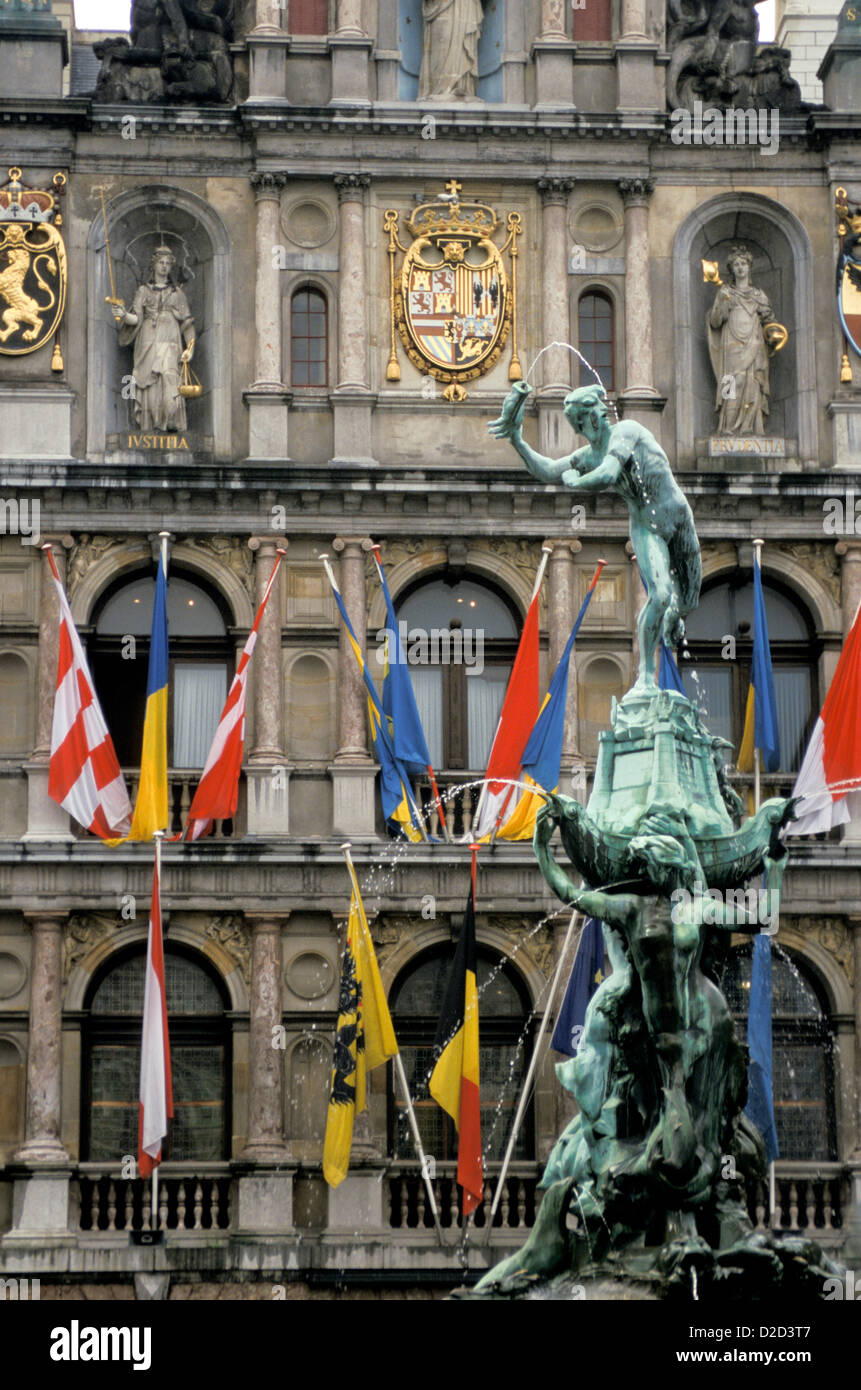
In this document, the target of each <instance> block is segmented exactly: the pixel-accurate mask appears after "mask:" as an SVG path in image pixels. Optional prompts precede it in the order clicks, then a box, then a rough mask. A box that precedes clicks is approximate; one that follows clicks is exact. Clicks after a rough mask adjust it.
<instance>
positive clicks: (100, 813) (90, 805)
mask: <svg viewBox="0 0 861 1390" xmlns="http://www.w3.org/2000/svg"><path fill="white" fill-rule="evenodd" d="M42 548H43V550H44V551H45V553H46V555H47V556H48V562H49V564H50V566H51V570H52V572H53V575H54V585H55V587H56V590H57V601H58V603H59V605H60V656H59V660H58V662H57V693H56V695H55V697H54V722H53V724H52V727H51V761H50V764H49V767H48V793H49V795H50V796H51V797H52V798H53V800H54V801H57V802H59V804H60V805H61V806H62V807H63V809H64V810H65V811H68V813H69V815H70V816H74V818H75V820H76V821H78V822H79V824H80V825H83V826H84V828H85V829H86V830H89V831H91V832H92V833H93V834H94V835H99V836H100V837H101V838H102V839H103V840H109V839H113V838H115V837H116V836H122V835H127V834H128V832H129V829H130V827H131V819H132V808H131V803H130V802H129V794H128V790H127V788H126V784H125V778H124V777H123V774H122V773H121V772H120V765H119V763H118V762H117V755H116V753H115V752H114V745H113V742H112V740H111V736H110V734H109V733H108V729H107V725H106V724H105V717H104V715H103V714H102V711H101V706H100V705H99V702H98V700H97V699H96V694H95V689H94V687H93V678H92V676H91V675H90V671H89V667H88V666H87V658H86V655H85V653H84V648H83V645H82V643H81V639H80V637H79V636H78V632H77V629H76V627H75V623H74V620H73V618H72V610H71V609H70V607H69V600H68V599H67V598H66V595H65V592H64V590H63V586H62V584H61V583H60V576H59V574H58V573H57V566H56V564H55V563H54V556H53V554H52V553H51V547H50V546H49V545H46V546H43V547H42Z"/></svg>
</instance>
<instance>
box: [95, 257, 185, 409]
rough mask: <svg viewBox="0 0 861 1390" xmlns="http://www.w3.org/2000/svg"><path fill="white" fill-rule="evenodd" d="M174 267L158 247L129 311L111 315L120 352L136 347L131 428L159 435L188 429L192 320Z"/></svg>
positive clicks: (120, 309)
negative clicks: (185, 384) (185, 372)
mask: <svg viewBox="0 0 861 1390" xmlns="http://www.w3.org/2000/svg"><path fill="white" fill-rule="evenodd" d="M175 264H176V261H175V258H174V254H173V252H172V251H171V249H170V247H169V246H157V247H156V248H155V250H154V251H153V253H152V258H151V260H150V268H149V277H148V279H147V280H146V281H145V282H144V283H143V284H141V285H139V286H138V289H137V293H136V294H135V297H134V302H133V303H132V307H131V309H126V307H125V305H122V304H118V305H116V306H115V307H114V311H113V312H114V319H115V321H116V325H117V328H118V330H119V342H120V346H121V347H128V346H129V345H130V344H132V343H134V367H133V370H132V378H133V384H134V418H135V424H136V425H137V426H138V428H139V429H141V430H142V431H146V430H155V431H157V432H158V433H160V434H162V433H166V432H181V431H183V430H185V429H187V428H188V423H187V419H186V410H185V400H184V399H183V396H182V394H181V393H180V376H181V368H182V364H183V363H184V362H185V363H188V362H190V361H191V358H192V355H193V353H194V319H193V318H192V316H191V309H190V308H189V305H188V300H187V299H186V297H185V294H184V293H183V291H182V290H181V289H180V288H179V286H178V285H177V283H176V281H175V279H174V276H173V268H174V265H175Z"/></svg>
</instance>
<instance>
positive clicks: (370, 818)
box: [329, 536, 376, 836]
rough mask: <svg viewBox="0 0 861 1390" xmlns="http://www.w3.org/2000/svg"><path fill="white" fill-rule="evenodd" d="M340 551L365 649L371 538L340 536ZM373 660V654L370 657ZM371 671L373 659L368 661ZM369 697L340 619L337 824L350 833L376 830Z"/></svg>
mask: <svg viewBox="0 0 861 1390" xmlns="http://www.w3.org/2000/svg"><path fill="white" fill-rule="evenodd" d="M333 549H334V550H335V553H336V554H337V555H339V556H340V557H341V559H340V566H339V570H340V574H339V579H338V587H339V589H340V590H341V597H342V598H343V600H344V607H345V608H346V610H347V613H348V615H349V618H350V623H351V625H352V628H353V632H354V633H355V635H356V641H357V642H358V644H359V646H360V648H361V650H362V652H363V653H364V652H365V645H366V641H365V639H366V634H367V617H366V604H365V556H366V555H367V553H368V551H369V550H370V549H371V542H370V540H368V539H367V538H365V537H361V536H337V537H336V538H335V540H334V541H333ZM366 660H367V657H366ZM368 669H369V671H370V672H371V675H372V677H373V675H374V674H375V671H374V667H373V665H370V664H369V666H368ZM367 710H368V697H367V691H366V688H365V683H364V681H363V680H362V677H361V675H360V673H359V668H358V663H357V661H356V658H355V655H354V653H353V648H352V646H351V645H350V640H349V638H348V636H347V631H346V628H345V627H344V625H343V623H340V636H339V646H338V751H337V753H336V754H335V758H334V762H333V763H332V765H331V767H330V769H329V771H330V773H331V776H332V788H333V829H334V830H335V831H336V832H337V833H339V834H340V833H343V834H347V835H353V836H355V835H368V836H372V835H374V833H375V824H376V810H375V807H376V803H375V798H374V782H375V779H376V765H375V764H374V762H373V759H372V757H371V754H370V752H369V751H368V713H367Z"/></svg>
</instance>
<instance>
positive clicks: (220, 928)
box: [204, 912, 251, 988]
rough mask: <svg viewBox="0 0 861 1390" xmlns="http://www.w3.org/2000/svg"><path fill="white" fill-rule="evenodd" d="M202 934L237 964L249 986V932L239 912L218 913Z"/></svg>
mask: <svg viewBox="0 0 861 1390" xmlns="http://www.w3.org/2000/svg"><path fill="white" fill-rule="evenodd" d="M204 935H205V936H207V937H208V938H209V939H210V941H216V942H217V943H218V945H219V946H220V947H221V949H222V950H223V951H226V952H227V954H228V955H229V956H230V959H231V960H234V961H235V962H236V964H237V965H238V967H239V969H240V971H241V974H242V978H243V980H244V981H245V983H246V985H248V987H249V988H250V987H251V934H250V932H249V930H248V927H247V926H246V925H245V918H244V917H243V916H242V914H241V913H239V912H231V913H224V914H219V915H218V916H217V917H213V918H212V919H211V921H209V922H207V924H206V930H205V932H204Z"/></svg>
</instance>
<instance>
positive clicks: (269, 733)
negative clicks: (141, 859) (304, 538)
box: [245, 535, 293, 839]
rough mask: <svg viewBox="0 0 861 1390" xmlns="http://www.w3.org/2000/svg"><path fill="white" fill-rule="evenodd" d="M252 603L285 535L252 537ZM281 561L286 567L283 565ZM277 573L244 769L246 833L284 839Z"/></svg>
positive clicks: (260, 649)
mask: <svg viewBox="0 0 861 1390" xmlns="http://www.w3.org/2000/svg"><path fill="white" fill-rule="evenodd" d="M248 545H249V548H250V549H251V550H253V551H254V555H255V561H254V604H255V611H256V609H257V608H258V607H259V606H260V603H261V601H262V599H263V595H264V593H265V591H266V585H267V584H268V583H269V577H270V575H271V574H272V568H273V566H274V564H275V561H276V559H277V555H278V551H279V549H280V550H286V549H287V541H286V540H284V538H283V536H271V535H270V536H252V537H251V539H250V540H249V542H248ZM283 563H284V562H283V560H282V568H283ZM282 578H283V574H282V572H281V571H279V574H278V578H277V579H276V580H275V584H274V585H273V588H272V592H271V594H270V595H269V600H268V602H267V604H266V608H265V609H264V611H263V617H262V618H261V620H260V627H259V628H258V630H257V645H256V647H255V649H254V659H253V661H252V663H251V699H252V702H253V705H252V708H253V711H254V737H253V741H252V743H251V747H250V750H249V753H248V760H247V765H246V769H245V785H246V791H247V796H246V801H247V834H248V835H259V836H265V837H266V838H267V839H280V838H283V837H284V836H286V835H287V834H288V833H289V830H290V812H289V807H290V803H289V795H290V773H291V772H292V771H293V768H292V767H291V766H289V765H288V763H287V759H286V757H285V754H284V678H283V671H282V661H281V629H282V626H283V615H282V612H281V594H282V584H281V581H282Z"/></svg>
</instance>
